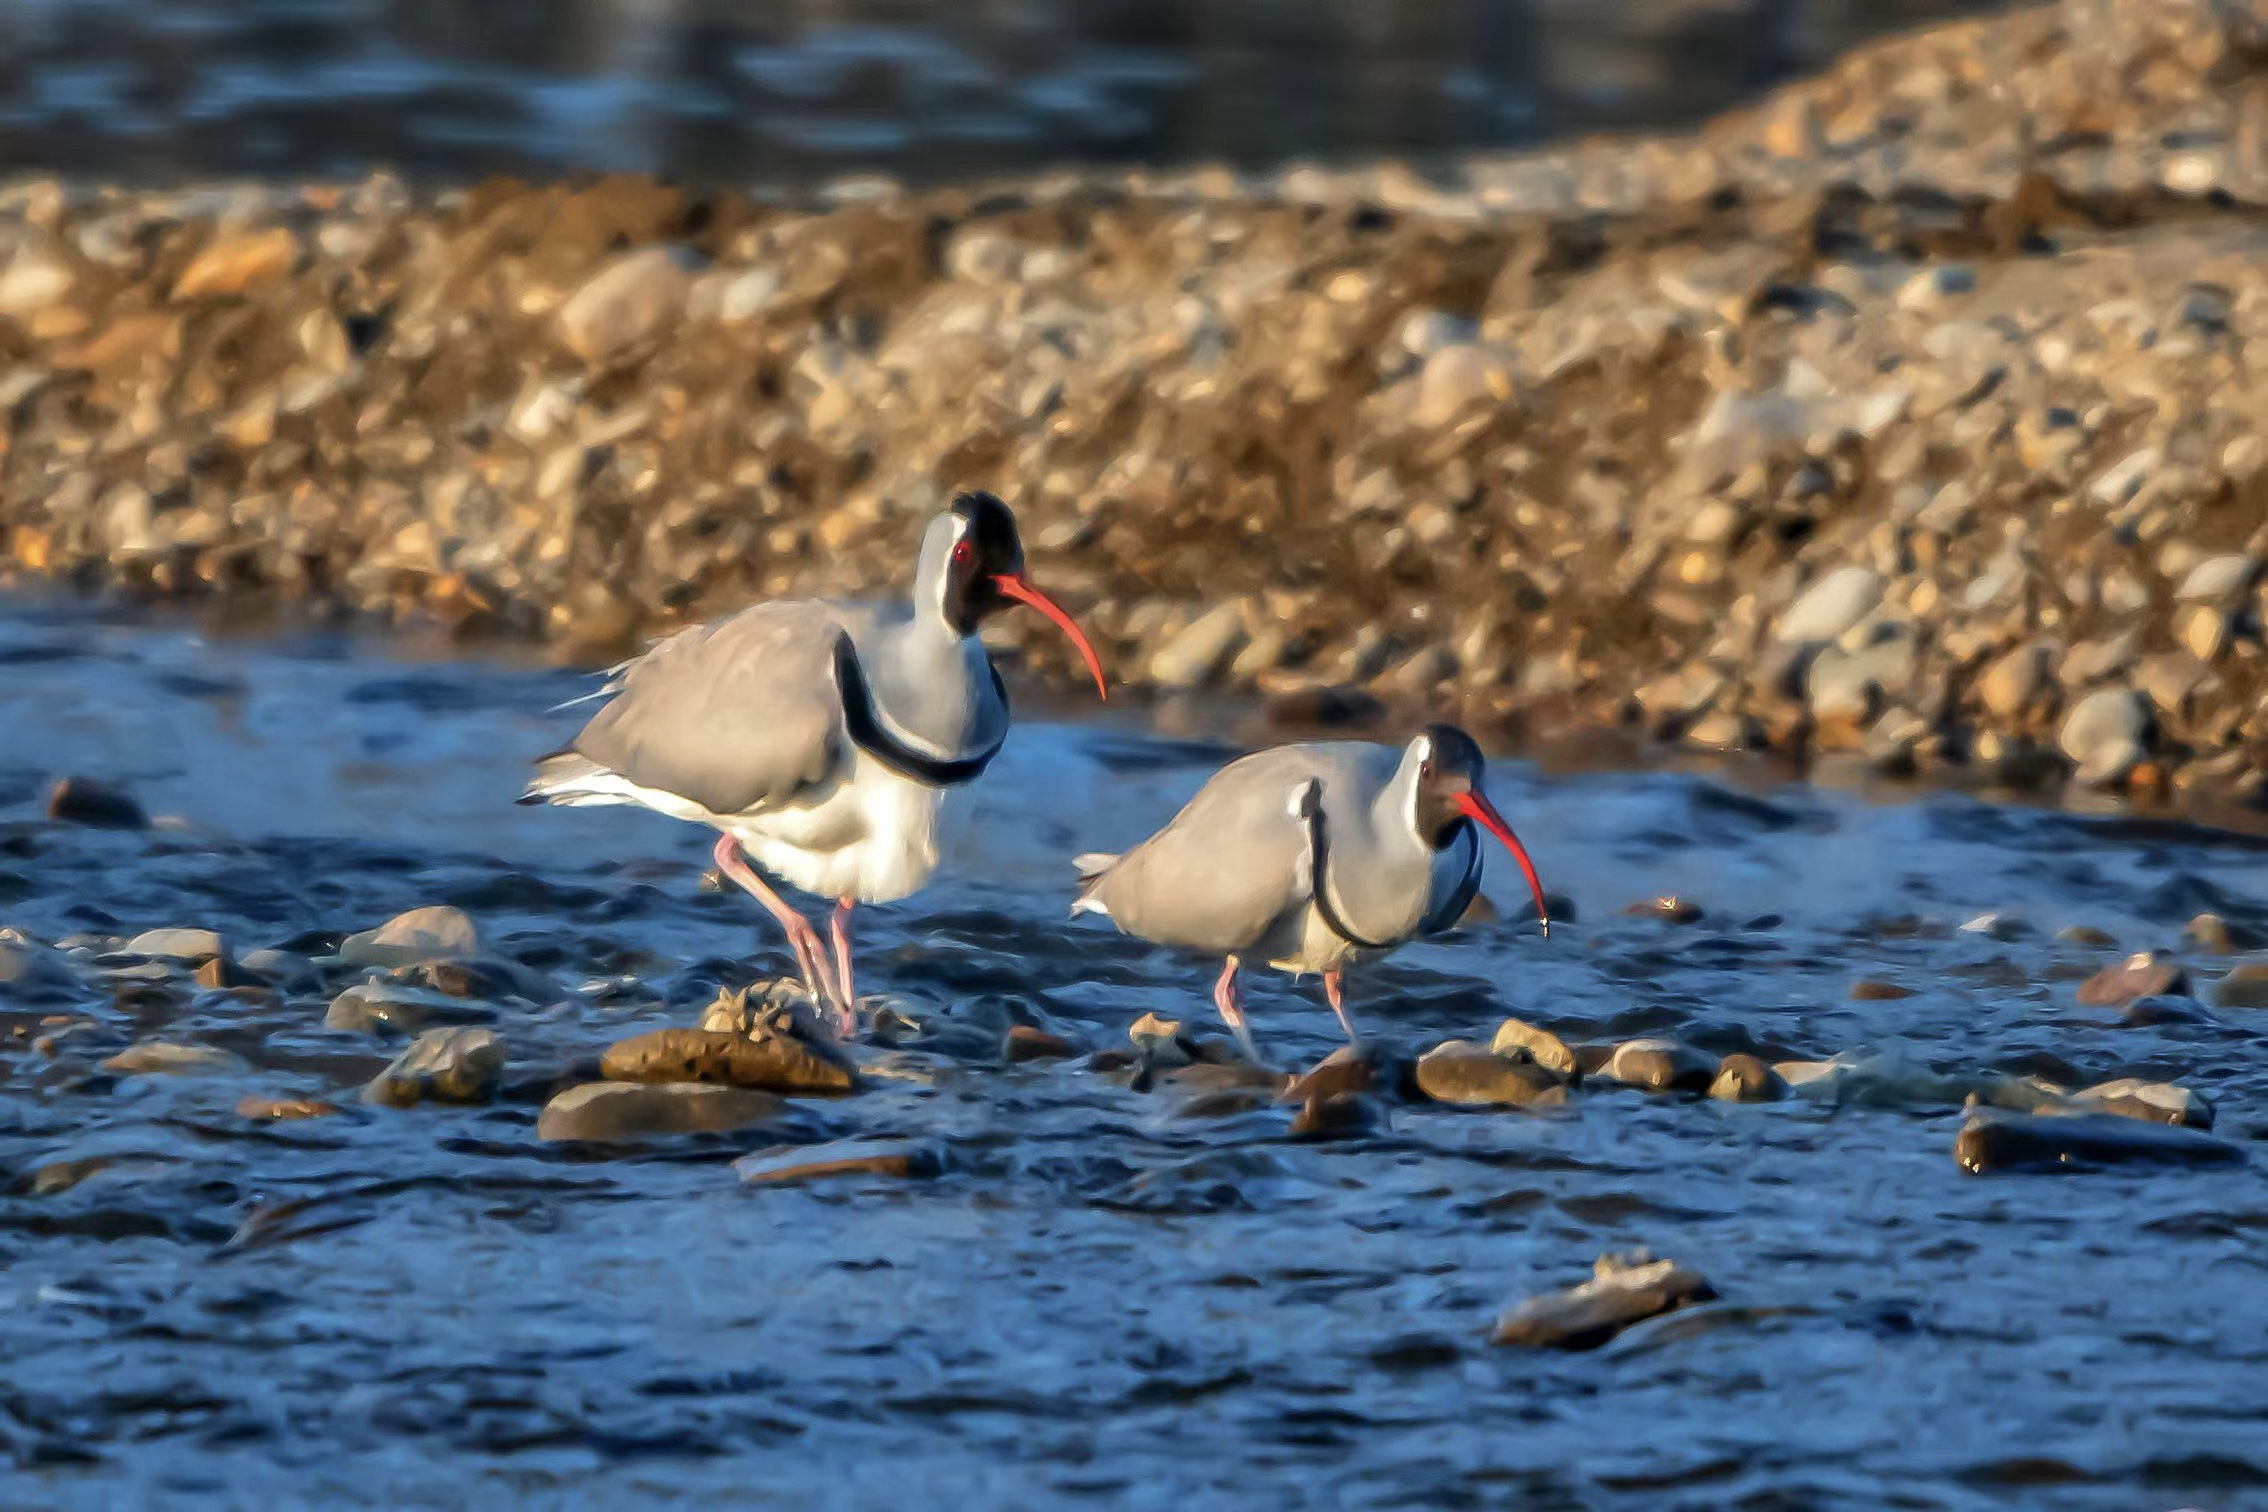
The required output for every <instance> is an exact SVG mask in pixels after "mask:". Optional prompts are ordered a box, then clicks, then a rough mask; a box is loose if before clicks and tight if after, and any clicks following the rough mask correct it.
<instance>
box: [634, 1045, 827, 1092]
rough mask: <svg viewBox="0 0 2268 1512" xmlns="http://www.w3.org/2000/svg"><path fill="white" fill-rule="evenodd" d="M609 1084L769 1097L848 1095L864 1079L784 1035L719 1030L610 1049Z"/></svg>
mask: <svg viewBox="0 0 2268 1512" xmlns="http://www.w3.org/2000/svg"><path fill="white" fill-rule="evenodd" d="M599 1074H600V1075H602V1076H604V1077H605V1078H606V1079H607V1080H608V1081H635V1082H715V1083H718V1084H721V1085H724V1086H729V1087H753V1088H757V1089H760V1090H763V1091H767V1092H848V1091H851V1090H852V1089H853V1088H855V1087H856V1086H857V1085H858V1075H857V1073H856V1072H855V1071H853V1070H852V1069H851V1067H850V1066H849V1064H848V1063H846V1062H845V1061H844V1060H843V1059H842V1058H841V1057H840V1056H839V1055H837V1054H836V1053H835V1052H834V1050H833V1049H832V1048H831V1047H822V1046H820V1045H816V1044H812V1043H808V1042H806V1041H804V1040H800V1039H790V1038H786V1037H784V1036H781V1037H773V1038H766V1039H749V1038H747V1037H746V1036H744V1035H738V1034H726V1033H723V1032H720V1031H718V1030H715V1029H656V1030H654V1031H652V1032H651V1033H648V1034H640V1035H635V1036H633V1037H631V1038H630V1039H626V1040H623V1041H621V1042H619V1043H617V1044H615V1045H612V1046H609V1047H608V1049H607V1052H606V1055H605V1057H604V1058H603V1059H601V1060H600V1062H599Z"/></svg>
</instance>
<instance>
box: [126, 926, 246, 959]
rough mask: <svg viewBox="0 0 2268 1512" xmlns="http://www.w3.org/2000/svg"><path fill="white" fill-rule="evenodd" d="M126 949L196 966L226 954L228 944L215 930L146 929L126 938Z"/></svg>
mask: <svg viewBox="0 0 2268 1512" xmlns="http://www.w3.org/2000/svg"><path fill="white" fill-rule="evenodd" d="M126 953H127V954H128V955H138V956H149V957H151V958H152V959H154V960H160V961H179V962H181V963H182V964H184V965H188V966H195V965H197V964H198V963H200V962H203V961H209V960H211V959H212V958H213V957H215V956H220V955H226V954H227V953H228V946H227V945H226V944H225V943H224V942H223V941H222V940H221V937H220V935H219V933H218V932H217V931H215V930H210V929H145V930H143V931H142V932H141V933H140V934H138V935H136V936H134V938H132V939H131V940H128V941H127V942H126Z"/></svg>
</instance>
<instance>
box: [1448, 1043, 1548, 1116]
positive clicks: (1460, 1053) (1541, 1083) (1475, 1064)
mask: <svg viewBox="0 0 2268 1512" xmlns="http://www.w3.org/2000/svg"><path fill="white" fill-rule="evenodd" d="M1415 1079H1416V1081H1417V1087H1418V1090H1419V1091H1420V1092H1422V1093H1424V1094H1425V1095H1426V1096H1427V1097H1429V1098H1431V1099H1432V1100H1433V1101H1435V1102H1437V1103H1448V1104H1450V1105H1452V1106H1456V1107H1464V1108H1542V1107H1557V1106H1559V1105H1561V1104H1563V1103H1565V1102H1566V1101H1567V1083H1566V1082H1564V1081H1562V1080H1561V1079H1560V1078H1559V1077H1557V1076H1555V1075H1553V1074H1552V1073H1551V1072H1550V1071H1547V1070H1545V1069H1544V1068H1543V1067H1542V1066H1539V1065H1537V1064H1536V1063H1535V1062H1534V1061H1531V1060H1514V1059H1513V1058H1512V1057H1510V1056H1508V1055H1498V1054H1496V1053H1495V1052H1494V1051H1490V1050H1483V1049H1482V1048H1481V1047H1480V1046H1478V1045H1475V1044H1472V1043H1470V1042H1469V1041H1466V1040H1450V1041H1448V1042H1447V1043H1446V1044H1440V1045H1436V1046H1434V1047H1433V1048H1432V1049H1431V1050H1428V1051H1427V1052H1426V1053H1425V1054H1423V1055H1421V1056H1419V1057H1418V1062H1417V1069H1416V1073H1415Z"/></svg>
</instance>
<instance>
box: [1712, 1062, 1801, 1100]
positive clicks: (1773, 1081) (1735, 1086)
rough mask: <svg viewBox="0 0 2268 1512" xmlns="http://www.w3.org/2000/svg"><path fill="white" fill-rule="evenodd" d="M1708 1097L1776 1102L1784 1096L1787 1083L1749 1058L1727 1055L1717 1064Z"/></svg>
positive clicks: (1765, 1066)
mask: <svg viewBox="0 0 2268 1512" xmlns="http://www.w3.org/2000/svg"><path fill="white" fill-rule="evenodd" d="M1709 1095H1710V1096H1711V1097H1715V1098H1721V1099H1723V1100H1724V1101H1726V1102H1778V1101H1779V1100H1780V1099H1781V1098H1783V1097H1785V1096H1787V1095H1788V1084H1787V1082H1786V1081H1785V1080H1784V1079H1783V1078H1782V1077H1781V1075H1780V1073H1779V1072H1777V1071H1775V1070H1773V1069H1772V1068H1771V1067H1770V1066H1767V1065H1765V1064H1764V1062H1763V1061H1761V1060H1759V1059H1758V1058H1757V1057H1755V1056H1753V1055H1728V1056H1726V1057H1725V1058H1724V1059H1723V1060H1722V1061H1720V1062H1718V1064H1717V1075H1716V1079H1715V1080H1714V1081H1712V1082H1710V1083H1709Z"/></svg>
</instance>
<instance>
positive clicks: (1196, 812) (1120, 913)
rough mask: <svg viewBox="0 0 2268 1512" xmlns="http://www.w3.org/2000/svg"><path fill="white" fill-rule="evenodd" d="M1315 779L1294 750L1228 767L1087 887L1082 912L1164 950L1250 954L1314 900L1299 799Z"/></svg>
mask: <svg viewBox="0 0 2268 1512" xmlns="http://www.w3.org/2000/svg"><path fill="white" fill-rule="evenodd" d="M1314 780H1315V775H1314V773H1313V771H1312V770H1311V766H1310V764H1309V763H1306V762H1304V761H1302V760H1300V759H1299V752H1298V749H1297V748H1295V747H1278V748H1276V749H1275V750H1271V751H1262V752H1259V753H1258V754H1256V755H1252V756H1247V757H1244V758H1242V759H1241V760H1238V761H1234V762H1231V763H1230V764H1229V765H1227V766H1225V767H1223V768H1222V769H1221V770H1220V771H1219V772H1218V773H1216V774H1215V775H1214V776H1213V778H1212V780H1211V781H1209V782H1207V783H1206V784H1205V786H1204V787H1203V788H1202V789H1201V790H1199V792H1198V794H1197V796H1196V797H1194V798H1192V799H1190V800H1189V803H1188V805H1187V806H1186V807H1184V808H1183V809H1182V811H1181V812H1180V813H1178V814H1176V815H1174V817H1173V819H1172V820H1171V822H1169V823H1168V824H1167V825H1166V827H1165V828H1164V829H1161V830H1159V831H1158V832H1157V833H1156V834H1154V835H1152V836H1151V837H1150V838H1149V839H1147V840H1145V841H1143V842H1142V843H1141V844H1140V845H1137V846H1135V847H1134V848H1133V849H1132V850H1130V851H1128V852H1127V853H1126V854H1125V855H1123V856H1121V857H1119V858H1118V859H1117V860H1116V861H1115V862H1114V863H1113V864H1111V865H1110V867H1109V869H1108V870H1106V871H1104V872H1103V873H1102V874H1101V875H1100V876H1099V877H1096V878H1095V879H1094V880H1093V881H1092V882H1091V883H1089V884H1088V886H1087V888H1086V891H1085V893H1084V894H1083V895H1082V899H1081V901H1082V904H1083V905H1084V906H1087V907H1090V908H1093V909H1094V910H1095V911H1097V912H1102V913H1107V914H1109V915H1110V917H1111V918H1112V919H1113V920H1114V921H1115V922H1116V923H1117V924H1118V926H1119V927H1120V928H1121V929H1123V930H1125V931H1126V932H1127V933H1128V934H1131V935H1136V936H1139V937H1140V938H1142V939H1145V940H1153V941H1156V942H1157V943H1158V944H1161V945H1180V946H1183V947H1186V948H1188V949H1192V950H1204V951H1211V952H1218V953H1221V954H1228V953H1230V952H1233V951H1239V950H1246V949H1250V948H1252V947H1253V946H1255V945H1257V944H1258V943H1259V942H1260V941H1261V940H1262V939H1263V938H1265V937H1266V936H1267V934H1268V933H1269V931H1270V929H1271V928H1272V927H1273V926H1274V925H1275V923H1276V922H1277V920H1279V919H1281V918H1282V917H1283V916H1284V915H1285V914H1286V913H1287V912H1289V911H1290V910H1292V909H1293V908H1296V907H1299V906H1301V905H1303V904H1305V903H1306V902H1307V900H1308V898H1309V897H1310V896H1311V892H1312V888H1313V885H1314V868H1313V860H1314V857H1313V852H1312V850H1311V848H1310V842H1309V837H1308V829H1307V825H1306V823H1305V821H1304V820H1303V819H1302V818H1301V817H1300V801H1301V799H1302V797H1303V796H1304V795H1305V794H1306V792H1307V789H1308V786H1309V784H1310V783H1312V782H1313V781H1314Z"/></svg>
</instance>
